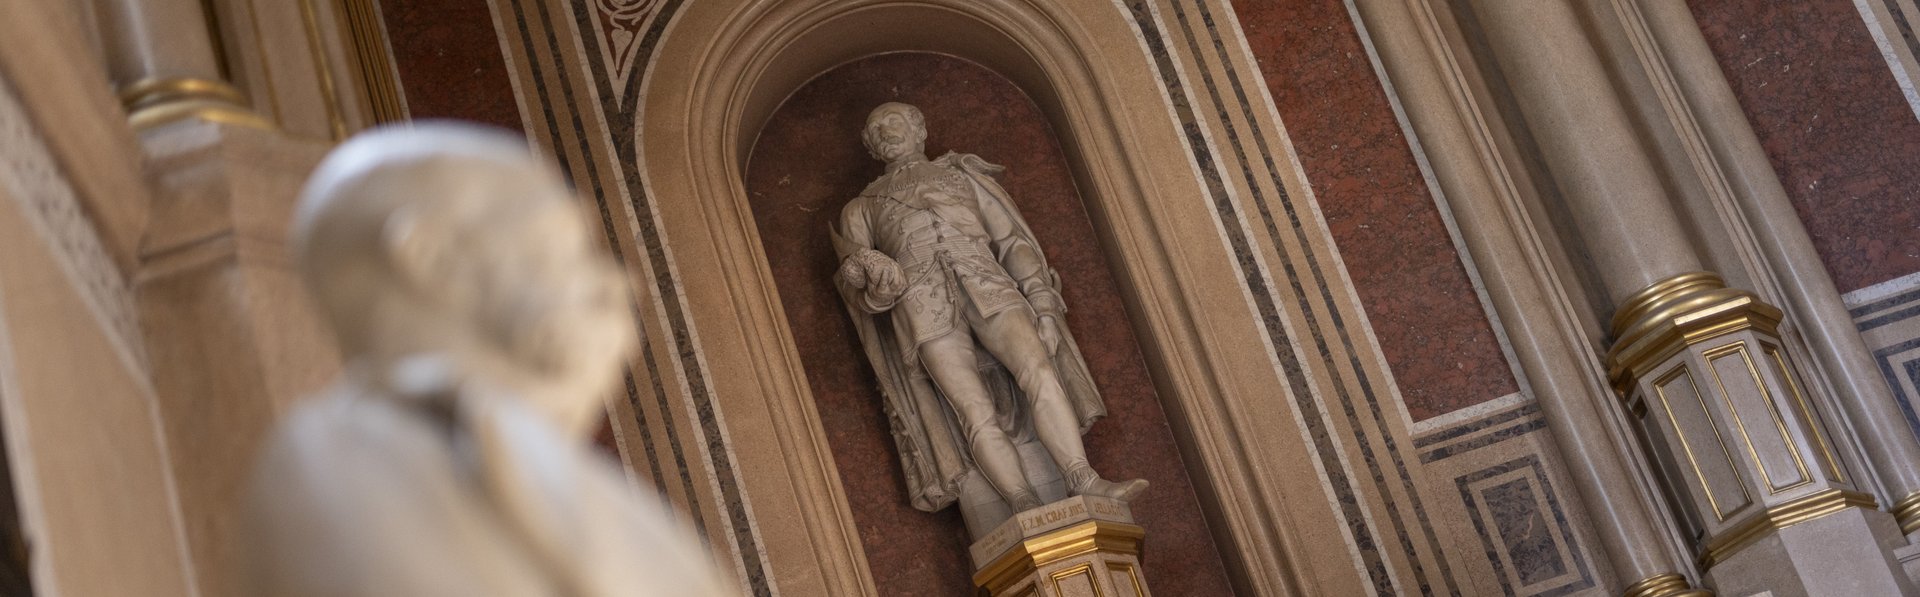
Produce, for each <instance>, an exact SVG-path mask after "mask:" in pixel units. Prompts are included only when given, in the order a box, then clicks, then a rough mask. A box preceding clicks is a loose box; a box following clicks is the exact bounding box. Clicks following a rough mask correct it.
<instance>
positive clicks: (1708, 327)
mask: <svg viewBox="0 0 1920 597" xmlns="http://www.w3.org/2000/svg"><path fill="white" fill-rule="evenodd" d="M1781 317H1782V314H1781V312H1780V309H1779V308H1777V307H1774V306H1773V305H1769V304H1767V303H1765V302H1763V301H1761V300H1760V297H1758V296H1754V294H1753V293H1751V292H1747V291H1745V290H1740V289H1737V288H1728V287H1727V283H1726V281H1725V280H1722V279H1721V278H1720V276H1719V275H1718V274H1714V273H1712V272H1688V273H1684V274H1680V275H1676V276H1673V277H1671V278H1667V279H1665V280H1661V281H1659V282H1655V283H1654V284H1653V285H1651V286H1648V287H1646V288H1644V289H1641V290H1640V291H1639V292H1636V293H1634V294H1633V295H1632V296H1629V297H1627V299H1626V300H1624V301H1621V303H1620V307H1619V309H1618V310H1617V311H1615V312H1614V316H1613V325H1612V328H1613V329H1612V332H1613V336H1614V341H1613V347H1612V348H1611V349H1609V350H1608V351H1607V377H1608V378H1609V379H1611V380H1612V382H1613V387H1614V390H1616V391H1618V392H1620V394H1621V395H1622V396H1624V395H1626V394H1628V393H1629V390H1630V389H1631V388H1632V387H1633V383H1634V380H1636V379H1638V378H1639V377H1640V376H1642V375H1645V374H1646V373H1647V372H1648V371H1649V370H1651V369H1652V368H1653V367H1654V366H1655V365H1658V364H1660V363H1661V362H1664V361H1665V360H1666V359H1667V357H1670V356H1672V355H1673V354H1674V353H1676V352H1679V350H1680V349H1681V348H1683V347H1685V346H1688V345H1692V344H1698V343H1700V342H1704V341H1706V340H1709V339H1712V338H1715V337H1719V336H1721V335H1724V334H1728V333H1731V332H1737V331H1740V330H1745V329H1749V328H1757V329H1759V330H1760V331H1761V332H1764V333H1766V334H1769V335H1772V334H1776V333H1778V332H1777V330H1778V328H1779V325H1780V318H1781Z"/></svg>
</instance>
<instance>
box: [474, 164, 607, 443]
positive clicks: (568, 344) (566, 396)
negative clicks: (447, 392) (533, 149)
mask: <svg viewBox="0 0 1920 597" xmlns="http://www.w3.org/2000/svg"><path fill="white" fill-rule="evenodd" d="M534 203H535V204H536V205H535V206H534V207H531V208H530V213H528V212H523V211H521V210H514V212H513V213H512V214H510V215H509V216H508V217H507V218H504V219H503V220H502V221H500V222H498V226H497V230H493V231H490V232H491V234H489V236H488V242H486V243H484V245H482V246H476V247H474V250H473V253H472V254H471V255H470V256H469V258H471V259H479V260H485V261H484V262H482V263H485V264H488V265H487V266H486V267H485V269H487V270H489V271H485V272H484V273H478V275H476V276H475V277H476V278H477V279H476V280H474V281H473V282H475V284H474V287H479V288H484V289H486V290H485V292H484V295H483V296H485V297H487V298H485V299H483V304H482V305H478V306H479V308H480V310H481V311H482V313H481V317H480V318H479V322H478V323H479V324H480V325H482V326H489V327H491V328H493V329H492V330H490V331H492V332H493V333H492V334H491V335H493V336H494V337H495V338H496V339H498V341H499V342H500V343H501V344H502V345H503V348H504V352H505V353H506V355H507V356H508V357H509V358H511V359H512V360H513V361H515V362H516V363H517V364H519V365H520V366H522V367H524V368H527V369H528V370H529V371H530V372H532V373H534V374H535V375H537V376H539V377H541V378H543V380H544V381H545V383H546V384H548V385H550V386H552V387H554V388H557V389H558V391H555V392H552V393H551V394H550V395H549V396H546V397H543V398H542V400H545V401H549V402H553V403H551V404H539V405H538V406H539V407H541V409H542V410H546V411H548V412H549V414H551V415H553V416H554V418H555V419H556V420H557V421H558V422H559V423H561V424H562V425H563V426H565V427H567V428H568V429H570V430H576V431H582V432H584V431H585V428H586V426H587V425H590V424H591V423H592V422H593V421H594V419H595V415H596V414H597V413H599V412H600V409H601V398H602V396H601V394H602V392H604V391H605V390H606V389H607V388H608V387H609V386H610V385H611V384H612V383H613V382H614V381H615V380H616V379H618V374H619V371H620V368H621V367H622V366H623V365H624V364H625V362H626V355H627V352H628V350H630V349H631V348H632V343H633V341H632V339H633V330H634V326H633V319H632V309H631V307H630V306H629V305H628V301H627V293H626V282H625V280H624V278H623V276H621V275H620V272H619V270H618V269H617V268H616V267H615V265H614V264H613V262H612V260H610V259H608V258H607V257H606V255H604V254H603V252H602V251H601V250H599V249H598V248H597V247H595V246H594V245H593V243H592V241H591V240H590V237H589V236H588V230H587V226H586V224H585V221H584V219H583V218H582V216H581V214H580V212H579V210H578V209H576V208H575V206H574V204H573V203H572V202H571V201H569V200H549V201H536V202H534Z"/></svg>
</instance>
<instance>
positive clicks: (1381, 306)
mask: <svg viewBox="0 0 1920 597" xmlns="http://www.w3.org/2000/svg"><path fill="white" fill-rule="evenodd" d="M1233 7H1234V10H1235V12H1236V13H1237V14H1238V15H1239V18H1240V26H1241V29H1242V30H1243V31H1244V32H1245V34H1246V37H1247V45H1248V46H1249V47H1250V48H1251V49H1252V50H1253V54H1254V57H1255V59H1256V60H1257V61H1258V63H1259V65H1260V72H1261V74H1262V75H1264V76H1265V78H1266V83H1267V89H1268V91H1269V92H1270V93H1271V94H1272V96H1273V101H1274V103H1275V104H1276V105H1277V106H1278V108H1279V112H1280V119H1281V121H1282V122H1284V123H1285V124H1286V127H1287V134H1288V136H1289V137H1291V138H1292V140H1293V147H1294V150H1295V151H1297V152H1298V153H1299V154H1300V163H1301V165H1302V166H1303V167H1305V169H1306V173H1307V182H1308V183H1309V184H1311V185H1312V186H1313V191H1314V195H1315V197H1316V198H1317V199H1318V200H1319V203H1320V210H1321V212H1322V213H1323V214H1324V215H1325V216H1326V219H1327V225H1328V227H1329V228H1330V229H1331V230H1332V232H1333V238H1334V243H1335V245H1336V246H1337V247H1338V248H1339V249H1340V256H1341V258H1342V259H1343V260H1344V261H1345V262H1346V266H1347V274H1348V275H1349V276H1351V277H1352V279H1353V283H1354V286H1355V288H1356V290H1357V291H1358V293H1359V295H1360V301H1361V303H1362V304H1363V305H1365V307H1366V310H1367V318H1368V320H1369V321H1370V322H1371V323H1372V325H1373V331H1374V334H1375V336H1376V337H1378V338H1379V341H1380V349H1381V351H1382V352H1384V353H1385V354H1386V358H1387V363H1388V364H1389V365H1390V366H1391V367H1392V368H1393V374H1394V378H1395V380H1396V381H1398V382H1399V386H1400V393H1401V395H1402V396H1403V397H1404V398H1405V400H1406V404H1407V410H1408V412H1409V414H1411V415H1412V417H1413V419H1414V420H1416V421H1419V420H1423V419H1427V418H1430V417H1433V416H1436V415H1441V414H1445V413H1448V412H1452V411H1455V410H1458V409H1460V408H1464V407H1467V406H1472V405H1474V404H1479V403H1481V402H1485V401H1487V400H1491V399H1494V398H1498V397H1501V396H1505V395H1507V394H1511V393H1513V392H1515V391H1517V389H1516V388H1517V387H1518V384H1516V383H1515V381H1514V379H1513V374H1512V372H1511V369H1510V368H1509V367H1508V365H1507V361H1506V357H1505V355H1503V354H1502V353H1501V352H1500V345H1499V342H1498V340H1497V339H1496V337H1495V336H1494V333H1493V327H1492V325H1491V324H1490V323H1489V322H1488V321H1487V316H1486V312H1485V311H1484V310H1483V309H1482V308H1481V305H1480V300H1479V297H1478V296H1476V295H1475V293H1474V290H1473V283H1472V281H1471V279H1469V278H1468V277H1467V271H1466V267H1465V265H1464V264H1463V262H1462V261H1461V260H1460V254H1459V253H1458V252H1457V251H1456V250H1455V249H1454V246H1453V242H1452V241H1451V240H1450V239H1449V237H1448V235H1447V229H1446V225H1445V223H1444V222H1442V221H1441V219H1440V211H1439V206H1437V205H1435V204H1434V202H1433V198H1432V197H1431V196H1430V195H1428V194H1427V187H1426V182H1425V181H1424V180H1423V179H1422V178H1421V175H1420V170H1419V167H1418V165H1417V164H1416V163H1415V162H1414V159H1413V153H1412V150H1411V149H1410V147H1409V145H1408V144H1407V140H1406V138H1405V137H1404V136H1403V135H1402V134H1401V129H1400V125H1399V123H1398V121H1396V120H1395V119H1394V116H1393V108H1392V105H1391V104H1389V103H1388V101H1387V96H1386V92H1385V90H1384V88H1383V87H1382V86H1381V84H1380V81H1379V79H1378V78H1376V77H1375V75H1374V72H1373V66H1372V64H1371V63H1370V62H1369V61H1368V59H1367V53H1366V48H1364V47H1363V46H1361V44H1360V37H1359V35H1358V33H1356V31H1355V30H1354V27H1353V23H1352V21H1351V20H1350V19H1349V17H1348V14H1347V9H1346V6H1345V4H1343V3H1341V2H1340V1H1339V0H1285V1H1274V0H1236V1H1235V2H1233Z"/></svg>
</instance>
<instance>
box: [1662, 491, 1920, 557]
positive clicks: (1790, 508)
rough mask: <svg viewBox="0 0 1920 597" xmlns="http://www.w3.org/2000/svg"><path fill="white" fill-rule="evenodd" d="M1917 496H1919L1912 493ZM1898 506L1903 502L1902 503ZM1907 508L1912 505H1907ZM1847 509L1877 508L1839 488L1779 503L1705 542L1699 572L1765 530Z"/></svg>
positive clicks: (1866, 498) (1870, 499)
mask: <svg viewBox="0 0 1920 597" xmlns="http://www.w3.org/2000/svg"><path fill="white" fill-rule="evenodd" d="M1916 495H1920V494H1916ZM1902 503H1905V502H1904V501H1903V502H1902ZM1908 507H1909V508H1911V507H1912V506H1911V505H1909V506H1908ZM1848 508H1865V509H1868V510H1877V509H1879V508H1880V505H1879V504H1877V503H1875V502H1874V501H1873V496H1870V495H1866V494H1864V493H1857V492H1852V491H1846V490H1843V489H1828V490H1825V491H1821V492H1819V493H1815V494H1813V495H1809V496H1806V497H1803V498H1799V499H1796V500H1793V501H1790V502H1786V503H1783V504H1780V505H1778V506H1774V507H1771V508H1767V509H1766V510H1764V511H1761V512H1760V513H1759V514H1756V515H1754V516H1753V517H1752V518H1749V519H1747V520H1746V521H1745V522H1742V523H1740V524H1738V525H1734V526H1733V527H1732V528H1729V529H1727V530H1725V531H1722V532H1721V533H1720V534H1719V535H1718V536H1716V537H1714V538H1713V539H1712V540H1710V541H1708V542H1707V545H1706V546H1705V548H1704V549H1703V550H1702V551H1701V553H1700V560H1699V564H1700V569H1701V570H1706V569H1708V568H1712V567H1713V566H1714V565H1715V564H1718V563H1720V562H1724V561H1726V560H1727V558H1729V557H1732V556H1733V554H1734V553H1735V552H1738V551H1740V550H1741V549H1743V548H1745V547H1746V546H1748V545H1752V544H1753V542H1754V541H1758V540H1759V539H1760V538H1761V537H1764V536H1766V534H1767V533H1768V532H1769V531H1777V530H1780V529H1784V528H1787V527H1790V526H1793V525H1796V524H1800V523H1803V522H1807V521H1810V520H1817V519H1819V518H1820V517H1822V516H1826V515H1828V514H1833V513H1835V512H1842V511H1845V510H1846V509H1848Z"/></svg>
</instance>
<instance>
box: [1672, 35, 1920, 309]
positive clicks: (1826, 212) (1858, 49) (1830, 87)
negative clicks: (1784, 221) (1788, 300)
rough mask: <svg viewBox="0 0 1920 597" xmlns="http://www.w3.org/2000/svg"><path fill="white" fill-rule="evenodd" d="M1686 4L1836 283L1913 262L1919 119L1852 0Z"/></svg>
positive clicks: (1910, 268)
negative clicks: (1908, 103) (1902, 92)
mask: <svg viewBox="0 0 1920 597" xmlns="http://www.w3.org/2000/svg"><path fill="white" fill-rule="evenodd" d="M1875 1H1877V0H1875ZM1687 4H1688V6H1689V8H1691V9H1693V15H1694V18H1695V19H1697V20H1698V21H1699V22H1700V29H1701V31H1702V32H1703V33H1705V34H1706V38H1707V45H1708V46H1709V47H1711V48H1712V49H1713V54H1714V58H1715V59H1716V60H1718V61H1719V62H1720V70H1721V71H1722V72H1724V73H1726V76H1727V81H1728V82H1729V83H1732V84H1733V93H1734V95H1735V96H1737V97H1738V98H1739V99H1740V107H1741V109H1743V110H1745V111H1746V114H1747V120H1748V121H1749V122H1751V123H1752V124H1753V129H1754V132H1755V133H1757V134H1759V136H1760V143H1761V145H1762V146H1763V147H1765V149H1766V152H1767V158H1768V159H1769V160H1771V161H1772V162H1773V168H1774V170H1775V171H1776V172H1778V173H1779V174H1780V182H1781V184H1783V185H1785V186H1786V188H1787V194H1788V196H1790V197H1791V198H1792V199H1793V207H1794V209H1795V210H1796V211H1798V212H1799V213H1800V219H1802V220H1804V221H1805V222H1806V224H1807V232H1808V233H1810V234H1811V235H1812V236H1813V244H1814V247H1815V248H1816V249H1817V250H1818V251H1819V252H1820V259H1821V261H1823V262H1825V263H1826V265H1827V270H1828V272H1830V273H1831V274H1832V275H1833V281H1834V284H1835V285H1837V286H1839V288H1840V291H1841V292H1848V291H1852V290H1857V289H1860V288H1864V287H1867V286H1872V285H1874V284H1877V283H1880V282H1883V281H1886V280H1889V279H1893V278H1897V277H1900V276H1903V275H1906V274H1909V273H1913V272H1916V271H1920V120H1916V119H1915V118H1914V113H1913V110H1912V108H1909V107H1908V105H1907V103H1906V99H1905V98H1904V97H1903V96H1902V95H1901V93H1900V88H1899V87H1898V85H1897V84H1896V83H1895V82H1894V78H1893V73H1892V72H1891V71H1889V70H1888V68H1887V63H1886V61H1885V60H1883V59H1881V57H1880V49H1879V47H1878V46H1875V45H1874V43H1873V37H1872V36H1871V34H1869V33H1868V32H1867V24H1866V22H1865V21H1863V20H1862V19H1861V17H1860V13H1859V11H1857V10H1855V8H1854V6H1853V3H1852V2H1850V1H1848V0H1798V1H1795V2H1777V1H1774V0H1711V1H1701V0H1694V1H1692V2H1688V3H1687Z"/></svg>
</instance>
